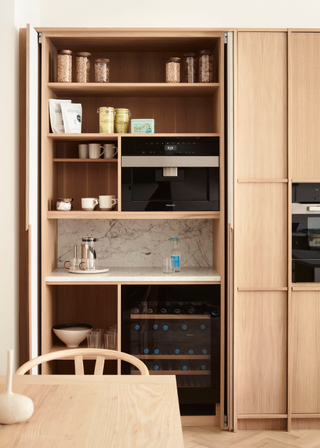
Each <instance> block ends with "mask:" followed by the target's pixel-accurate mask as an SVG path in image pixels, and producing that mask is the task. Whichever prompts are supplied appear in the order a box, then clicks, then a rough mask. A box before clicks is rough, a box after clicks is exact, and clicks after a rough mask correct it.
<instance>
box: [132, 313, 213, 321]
mask: <svg viewBox="0 0 320 448" xmlns="http://www.w3.org/2000/svg"><path fill="white" fill-rule="evenodd" d="M130 318H131V319H188V320H192V319H198V320H199V319H201V320H202V319H211V315H210V314H130Z"/></svg>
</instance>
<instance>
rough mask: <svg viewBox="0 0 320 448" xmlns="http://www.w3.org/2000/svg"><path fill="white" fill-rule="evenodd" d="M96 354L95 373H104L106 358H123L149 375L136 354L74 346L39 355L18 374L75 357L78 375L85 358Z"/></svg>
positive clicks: (80, 373)
mask: <svg viewBox="0 0 320 448" xmlns="http://www.w3.org/2000/svg"><path fill="white" fill-rule="evenodd" d="M94 356H96V357H97V359H96V365H95V369H94V374H95V375H102V374H103V367H104V361H105V359H121V360H122V361H126V362H129V363H130V364H132V365H134V366H135V367H137V369H139V371H140V373H141V375H149V370H148V368H147V366H146V365H145V364H144V363H143V362H142V361H140V359H138V358H136V357H135V356H132V355H128V353H123V352H118V351H116V350H106V349H102V348H73V349H68V350H60V351H57V352H52V353H47V354H46V355H41V356H38V357H37V358H34V359H31V360H30V361H28V362H26V363H25V364H23V365H22V366H21V367H20V368H19V369H18V370H17V371H16V375H24V374H25V373H26V372H28V370H30V369H32V367H35V366H38V365H39V364H42V363H44V362H48V361H53V360H57V359H64V358H74V368H75V373H76V375H84V368H83V358H88V357H90V358H92V357H94Z"/></svg>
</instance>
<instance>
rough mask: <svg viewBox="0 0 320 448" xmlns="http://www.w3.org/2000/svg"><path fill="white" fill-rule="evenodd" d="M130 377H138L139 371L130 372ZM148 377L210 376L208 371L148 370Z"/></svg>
mask: <svg viewBox="0 0 320 448" xmlns="http://www.w3.org/2000/svg"><path fill="white" fill-rule="evenodd" d="M131 375H140V372H139V370H131ZM149 375H201V376H203V375H211V371H210V370H149Z"/></svg>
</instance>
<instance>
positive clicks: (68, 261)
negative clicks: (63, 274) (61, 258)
mask: <svg viewBox="0 0 320 448" xmlns="http://www.w3.org/2000/svg"><path fill="white" fill-rule="evenodd" d="M66 263H70V260H67V261H65V262H64V264H63V266H64V267H65V268H66V269H67V270H68V271H69V269H70V266H69V267H68V268H67V266H66Z"/></svg>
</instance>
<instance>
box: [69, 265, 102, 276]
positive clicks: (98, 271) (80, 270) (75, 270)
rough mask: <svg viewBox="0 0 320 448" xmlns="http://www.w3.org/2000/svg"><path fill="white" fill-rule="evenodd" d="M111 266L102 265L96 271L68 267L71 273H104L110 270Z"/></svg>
mask: <svg viewBox="0 0 320 448" xmlns="http://www.w3.org/2000/svg"><path fill="white" fill-rule="evenodd" d="M108 271H109V268H103V267H102V266H101V267H100V268H99V269H95V270H94V271H83V270H82V269H68V272H71V274H103V273H104V272H108Z"/></svg>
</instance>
